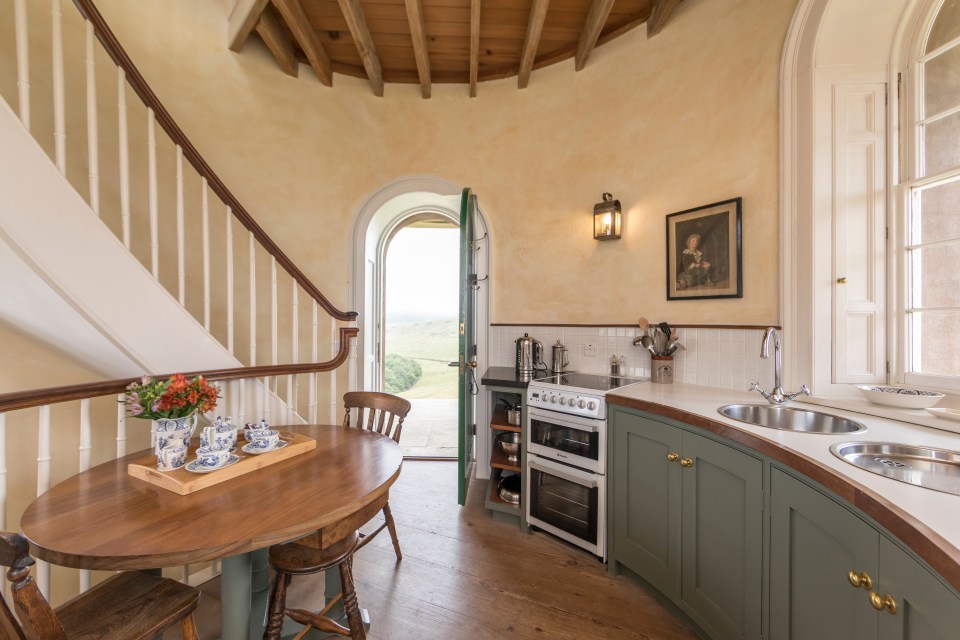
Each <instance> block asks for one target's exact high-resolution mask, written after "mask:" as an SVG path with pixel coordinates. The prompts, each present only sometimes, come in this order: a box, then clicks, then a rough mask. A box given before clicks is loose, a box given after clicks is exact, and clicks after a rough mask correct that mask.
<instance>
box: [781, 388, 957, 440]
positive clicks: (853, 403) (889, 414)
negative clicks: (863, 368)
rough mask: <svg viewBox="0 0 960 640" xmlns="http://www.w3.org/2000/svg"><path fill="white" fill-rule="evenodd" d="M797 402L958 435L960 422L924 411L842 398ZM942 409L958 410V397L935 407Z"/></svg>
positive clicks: (799, 399) (941, 402) (951, 396)
mask: <svg viewBox="0 0 960 640" xmlns="http://www.w3.org/2000/svg"><path fill="white" fill-rule="evenodd" d="M797 402H803V403H805V404H813V405H817V406H821V407H831V408H833V409H843V410H845V411H855V412H856V413H862V414H865V415H869V416H876V417H878V418H887V419H888V420H899V421H900V422H909V423H911V424H917V425H920V426H923V427H931V428H933V429H941V430H943V431H952V432H954V433H960V422H954V421H953V420H946V419H944V418H938V417H936V416H935V415H933V414H931V413H927V411H926V409H899V408H897V407H885V406H882V405H878V404H873V403H872V402H870V401H869V400H867V399H866V398H863V397H860V398H857V397H852V396H851V397H844V398H822V397H817V396H804V397H801V398H798V399H797ZM936 407H937V408H942V409H960V396H957V395H948V396H947V397H945V398H944V399H943V400H941V401H940V402H939V404H937V405H936Z"/></svg>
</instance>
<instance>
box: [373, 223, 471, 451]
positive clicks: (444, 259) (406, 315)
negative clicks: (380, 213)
mask: <svg viewBox="0 0 960 640" xmlns="http://www.w3.org/2000/svg"><path fill="white" fill-rule="evenodd" d="M459 238H460V232H459V229H458V228H457V226H456V225H454V224H453V223H452V222H450V221H448V220H446V219H441V218H439V217H437V218H429V219H426V220H419V221H417V222H414V223H413V224H410V225H408V226H405V227H403V228H402V229H401V230H400V231H399V232H397V233H396V234H395V235H394V236H393V238H391V240H390V244H389V245H388V248H387V256H386V258H387V259H386V269H385V273H384V319H385V327H384V331H383V340H384V343H383V351H382V353H383V354H384V361H383V381H384V383H383V388H384V390H385V391H386V392H388V393H393V394H396V395H399V396H401V397H403V398H406V399H408V400H409V401H410V403H411V404H412V405H413V406H412V408H411V410H410V414H409V416H408V417H407V419H406V420H405V421H404V423H403V431H402V433H401V435H400V446H401V448H402V449H403V453H404V455H405V456H413V457H441V458H447V457H456V455H457V386H458V378H457V368H456V367H451V366H449V362H451V361H453V360H456V359H457V353H458V326H459V286H458V280H459V264H460V263H459Z"/></svg>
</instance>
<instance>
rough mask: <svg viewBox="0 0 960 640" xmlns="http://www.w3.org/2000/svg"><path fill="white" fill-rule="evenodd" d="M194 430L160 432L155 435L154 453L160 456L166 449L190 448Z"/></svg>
mask: <svg viewBox="0 0 960 640" xmlns="http://www.w3.org/2000/svg"><path fill="white" fill-rule="evenodd" d="M191 431H192V429H178V430H176V431H159V432H154V433H153V452H154V453H155V454H157V455H160V452H161V451H163V450H164V449H169V448H171V447H189V446H190V433H191Z"/></svg>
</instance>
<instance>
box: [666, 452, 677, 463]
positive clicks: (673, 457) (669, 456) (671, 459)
mask: <svg viewBox="0 0 960 640" xmlns="http://www.w3.org/2000/svg"><path fill="white" fill-rule="evenodd" d="M679 459H680V454H679V453H674V452H673V451H671V452H670V453H668V454H667V460H668V461H669V462H676V461H677V460H679Z"/></svg>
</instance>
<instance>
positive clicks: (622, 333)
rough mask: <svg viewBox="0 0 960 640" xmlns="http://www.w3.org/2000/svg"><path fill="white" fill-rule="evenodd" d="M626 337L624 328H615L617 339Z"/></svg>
mask: <svg viewBox="0 0 960 640" xmlns="http://www.w3.org/2000/svg"><path fill="white" fill-rule="evenodd" d="M626 335H627V328H626V327H617V337H618V338H623V337H624V336H626Z"/></svg>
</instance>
